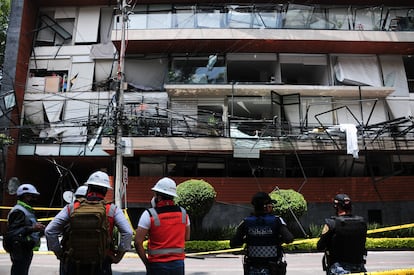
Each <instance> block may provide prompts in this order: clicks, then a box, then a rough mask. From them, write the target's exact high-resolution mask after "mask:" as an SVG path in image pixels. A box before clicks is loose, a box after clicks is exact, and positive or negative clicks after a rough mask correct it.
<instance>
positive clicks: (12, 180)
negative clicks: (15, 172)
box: [7, 177, 20, 195]
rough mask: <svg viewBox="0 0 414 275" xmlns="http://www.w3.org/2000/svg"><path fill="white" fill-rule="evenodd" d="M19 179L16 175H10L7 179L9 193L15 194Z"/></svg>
mask: <svg viewBox="0 0 414 275" xmlns="http://www.w3.org/2000/svg"><path fill="white" fill-rule="evenodd" d="M19 185H20V181H19V179H18V178H16V177H12V178H10V179H9V182H8V184H7V191H8V192H9V194H10V195H16V192H17V188H19Z"/></svg>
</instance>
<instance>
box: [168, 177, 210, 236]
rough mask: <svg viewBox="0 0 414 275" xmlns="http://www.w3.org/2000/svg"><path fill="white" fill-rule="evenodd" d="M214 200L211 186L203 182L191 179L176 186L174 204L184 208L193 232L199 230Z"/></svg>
mask: <svg viewBox="0 0 414 275" xmlns="http://www.w3.org/2000/svg"><path fill="white" fill-rule="evenodd" d="M215 199H216V191H215V190H214V188H213V186H211V185H210V184H209V183H208V182H206V181H204V180H197V179H191V180H187V181H184V182H182V183H180V184H179V185H178V186H177V197H176V198H175V202H176V203H177V204H178V205H180V206H182V207H184V208H185V209H186V210H187V212H188V215H189V216H190V219H191V225H192V226H191V227H192V229H194V230H195V231H197V230H199V229H201V226H202V222H203V218H204V216H205V215H206V214H207V213H208V212H209V211H210V209H211V207H212V206H213V203H214V201H215Z"/></svg>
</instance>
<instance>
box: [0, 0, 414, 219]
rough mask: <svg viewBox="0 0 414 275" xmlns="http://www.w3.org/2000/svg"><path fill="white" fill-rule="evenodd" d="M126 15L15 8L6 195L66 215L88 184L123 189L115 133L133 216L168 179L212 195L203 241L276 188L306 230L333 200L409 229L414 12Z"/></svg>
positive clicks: (54, 4) (73, 6)
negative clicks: (113, 181) (97, 174)
mask: <svg viewBox="0 0 414 275" xmlns="http://www.w3.org/2000/svg"><path fill="white" fill-rule="evenodd" d="M119 2H120V3H118V2H117V1H114V0H83V1H78V0H59V1H50V0H37V1H33V0H30V1H29V0H13V1H12V14H11V17H10V18H11V21H10V26H9V30H8V37H7V48H6V55H5V64H4V69H5V72H6V73H5V75H4V76H3V86H2V89H1V95H2V97H3V98H4V99H5V100H4V102H2V103H1V104H3V105H4V106H3V105H2V107H3V108H2V113H3V116H2V118H1V119H2V120H1V121H2V125H4V129H7V132H8V133H10V134H11V135H12V136H13V137H15V141H16V142H15V144H14V145H13V146H8V148H7V149H8V150H7V158H6V159H5V162H4V165H5V169H4V175H3V181H4V182H5V184H4V185H5V186H6V185H7V183H8V182H9V179H10V178H11V177H17V178H18V179H19V180H20V181H31V182H34V183H35V184H37V185H38V186H39V189H40V191H41V193H42V198H41V199H42V201H43V204H45V205H46V204H48V205H50V206H57V205H61V204H62V203H63V201H62V194H63V193H64V192H65V191H67V190H73V189H74V188H75V186H76V184H79V183H82V182H83V181H84V180H86V178H87V176H88V174H89V173H90V172H92V171H94V170H97V169H104V170H106V171H108V172H109V174H110V175H112V176H115V169H114V167H115V146H114V141H115V140H116V133H117V129H118V126H121V125H122V150H123V153H124V157H123V165H124V166H125V167H126V169H125V170H127V173H128V185H126V188H125V186H117V188H121V189H122V190H121V192H120V193H121V194H122V198H123V202H124V203H125V204H126V205H127V206H128V207H129V208H132V209H134V208H135V209H139V208H141V207H144V206H147V205H148V202H149V200H150V198H151V196H152V194H151V191H150V187H151V186H152V185H153V184H154V182H155V181H156V180H157V179H158V178H160V177H162V176H171V177H173V178H174V179H176V180H177V182H178V183H179V182H182V181H183V180H186V179H191V178H203V179H204V180H206V181H208V182H210V183H211V184H212V185H213V187H214V188H215V189H216V191H217V203H216V204H215V206H214V208H213V210H217V211H211V212H210V213H209V215H208V217H207V219H206V220H205V226H206V227H213V226H215V225H228V224H235V223H237V222H238V221H239V220H240V218H241V217H242V216H244V215H245V214H246V213H247V212H249V211H250V210H249V209H248V208H246V206H247V205H248V204H249V202H250V197H251V196H252V195H253V193H255V192H257V191H266V192H270V191H272V190H274V189H275V188H280V189H294V190H296V191H298V192H300V193H301V194H303V196H304V197H305V199H306V200H307V202H308V213H307V214H306V215H305V216H303V217H301V222H302V223H303V224H304V225H309V224H311V223H316V224H320V223H322V221H323V218H324V217H325V216H326V215H329V214H331V211H332V209H331V208H330V207H329V205H330V203H331V199H332V197H333V196H334V195H335V194H336V193H338V192H345V193H348V194H349V195H350V196H351V198H353V200H354V201H355V202H356V211H358V212H359V213H360V214H361V215H363V216H365V217H366V218H367V219H368V220H369V221H370V222H378V223H382V224H397V223H404V222H412V220H413V219H414V210H413V209H414V207H413V204H414V203H413V200H414V191H413V190H414V189H413V188H412V187H411V182H412V181H413V179H414V177H413V172H414V154H413V153H414V140H413V128H414V120H413V114H412V112H413V110H414V108H413V107H414V105H413V102H412V98H413V92H414V57H413V56H412V55H413V54H414V5H413V3H412V2H411V1H408V0H396V1H395V0H393V1H388V0H386V1H375V0H362V1H361V0H359V1H356V0H348V1H342V0H336V1H324V0H319V1H318V0H315V1H295V2H294V3H291V2H289V1H272V2H268V1H267V2H266V1H253V2H252V1H239V2H226V1H218V2H214V3H212V2H210V1H205V2H203V1H202V2H200V1H197V2H191V1H182V0H178V1H153V0H151V1H139V2H132V1H119ZM124 15H125V16H124ZM123 22H124V23H125V24H126V31H125V32H123V28H122V24H123ZM124 35H125V36H124ZM124 38H125V39H124ZM123 41H125V44H123ZM124 46H125V47H124ZM123 48H125V54H124V55H123V52H124V51H123ZM120 61H121V62H120ZM119 79H123V80H122V84H123V85H122V87H121V88H120V87H119ZM121 93H122V96H123V100H122V101H118V99H119V97H118V96H119V95H120V94H121ZM6 98H7V99H8V100H7V99H6ZM14 98H15V99H16V101H15V104H12V103H10V102H13V99H14ZM120 105H122V106H121V107H122V108H120ZM120 123H121V125H120ZM11 185H13V184H11ZM3 195H4V197H3V204H8V203H10V202H11V201H12V200H13V197H12V196H10V194H9V192H8V190H7V189H5V190H4V192H3ZM217 221H219V222H218V223H217Z"/></svg>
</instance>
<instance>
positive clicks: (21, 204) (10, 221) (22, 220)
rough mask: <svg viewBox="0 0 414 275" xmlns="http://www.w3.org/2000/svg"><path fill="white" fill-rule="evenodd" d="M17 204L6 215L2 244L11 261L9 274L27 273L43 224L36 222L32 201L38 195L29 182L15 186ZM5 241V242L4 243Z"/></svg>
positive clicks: (22, 274) (21, 274)
mask: <svg viewBox="0 0 414 275" xmlns="http://www.w3.org/2000/svg"><path fill="white" fill-rule="evenodd" d="M16 194H17V204H16V205H15V206H14V207H13V208H12V210H10V212H9V214H8V216H7V232H6V234H5V236H4V241H5V243H4V245H5V248H6V250H8V252H9V253H10V259H11V261H12V267H11V273H10V274H11V275H26V274H28V273H29V268H30V264H31V262H32V258H33V249H34V248H35V247H37V248H38V247H39V245H40V234H41V232H43V230H44V229H45V226H44V225H43V224H41V223H38V222H37V219H36V216H35V214H34V212H33V208H32V203H33V202H35V201H36V199H37V197H38V196H39V195H40V194H39V192H37V190H36V188H35V187H34V186H33V185H31V184H28V183H26V184H22V185H20V186H19V187H18V188H17V193H16ZM6 242H7V243H6Z"/></svg>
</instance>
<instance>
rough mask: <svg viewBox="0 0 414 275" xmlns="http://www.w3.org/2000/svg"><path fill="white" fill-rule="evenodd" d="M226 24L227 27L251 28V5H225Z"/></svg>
mask: <svg viewBox="0 0 414 275" xmlns="http://www.w3.org/2000/svg"><path fill="white" fill-rule="evenodd" d="M227 8H228V12H227V26H228V27H229V28H251V27H252V7H251V6H238V5H230V6H227Z"/></svg>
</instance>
